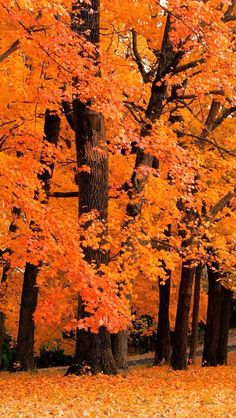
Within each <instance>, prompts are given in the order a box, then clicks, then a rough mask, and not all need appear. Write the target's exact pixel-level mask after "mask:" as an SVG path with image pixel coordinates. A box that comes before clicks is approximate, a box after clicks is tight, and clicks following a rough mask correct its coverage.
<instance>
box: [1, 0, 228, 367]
mask: <svg viewBox="0 0 236 418" xmlns="http://www.w3.org/2000/svg"><path fill="white" fill-rule="evenodd" d="M234 7H235V2H234V1H227V2H224V3H222V2H220V1H218V0H209V1H206V2H199V1H195V0H191V1H190V0H187V1H186V2H184V3H183V2H180V1H177V2H176V1H171V0H170V1H168V3H167V4H166V5H164V4H162V3H160V2H158V1H156V0H155V1H154V0H148V1H145V2H143V1H139V0H137V1H132V0H126V1H125V2H124V4H122V7H121V6H120V4H118V2H112V3H111V2H109V1H106V0H103V1H101V2H99V1H97V0H94V1H84V2H73V3H72V2H69V1H67V0H56V1H51V0H50V1H47V2H45V1H43V0H42V1H41V0H40V1H39V2H37V4H34V3H33V2H31V1H28V2H26V1H24V0H21V1H17V2H12V3H11V4H10V5H6V4H5V3H4V2H3V1H1V2H0V13H1V15H2V16H3V20H4V22H5V23H4V25H3V28H2V29H1V34H2V36H1V55H0V65H1V68H2V74H3V77H2V79H3V83H4V89H3V91H2V92H1V93H0V94H1V99H2V100H1V129H2V134H1V142H0V151H1V153H0V158H1V167H2V169H1V177H0V183H1V189H2V197H3V206H2V213H3V216H2V225H1V236H0V245H1V260H2V265H3V270H4V271H3V276H2V284H1V289H2V295H1V304H2V308H1V312H2V313H1V318H2V320H1V322H2V323H3V322H4V315H7V305H8V303H9V300H7V299H8V298H10V297H11V294H10V292H9V291H8V290H7V287H8V286H9V288H10V280H11V278H10V276H12V275H13V274H14V269H20V270H21V271H23V272H24V278H25V279H26V276H27V272H28V271H29V268H30V269H31V270H32V271H31V274H30V276H31V279H32V280H31V285H30V286H31V287H30V286H29V284H28V285H27V286H26V287H24V284H23V295H24V289H25V291H26V292H28V297H29V298H31V303H30V304H29V305H30V309H29V314H28V316H27V319H26V323H27V324H28V325H29V324H31V330H32V331H31V332H30V326H26V325H24V324H23V325H22V328H21V324H22V321H21V319H22V310H25V309H26V307H27V304H26V303H25V302H24V298H23V297H22V303H21V316H20V321H19V325H20V328H19V338H18V343H17V347H19V344H20V335H23V337H24V338H23V340H24V341H25V342H26V345H27V347H28V348H29V347H30V359H31V360H30V362H26V363H25V364H23V363H24V359H25V358H26V355H25V352H24V354H23V357H22V355H18V354H17V355H16V362H19V363H20V364H21V367H22V368H32V367H33V366H34V364H33V346H34V336H33V333H34V332H33V331H34V321H36V324H37V326H39V327H40V324H42V323H43V322H44V321H45V320H46V321H47V322H48V323H49V324H52V325H53V324H58V323H60V324H63V325H62V326H64V325H66V328H67V329H71V328H75V329H76V328H77V343H76V355H75V361H76V363H79V362H81V363H83V362H84V361H85V362H86V363H87V364H89V365H90V367H92V370H93V372H94V373H96V372H99V371H101V370H103V371H105V372H109V373H110V372H111V371H113V372H116V366H118V367H120V368H126V366H127V336H128V333H127V329H128V326H129V323H130V319H131V312H142V313H144V314H145V313H149V311H151V313H152V316H155V315H156V313H155V310H156V309H157V307H159V314H158V321H157V322H158V330H157V337H158V339H157V346H156V359H155V363H156V364H160V363H163V362H170V351H171V340H170V328H172V329H173V328H175V329H174V340H173V347H172V360H171V362H172V366H173V367H174V368H175V369H185V368H186V366H187V339H188V332H189V327H190V324H189V323H190V310H191V299H192V287H193V282H194V276H195V274H196V270H197V271H198V269H199V268H202V267H203V266H205V265H207V266H208V271H209V298H208V299H209V304H208V315H207V327H206V336H205V351H204V355H203V362H204V363H205V358H206V356H207V355H206V350H207V347H209V342H207V341H209V336H210V340H211V335H213V334H211V333H213V332H215V331H214V330H213V331H212V325H211V321H212V318H210V314H209V312H210V309H211V303H213V304H214V303H215V302H214V300H213V302H212V300H211V282H212V278H211V275H213V276H217V279H215V278H214V279H213V281H215V282H216V287H217V288H219V289H220V291H219V293H220V296H219V297H220V304H219V300H218V299H217V302H216V304H218V305H219V306H221V307H222V308H221V309H222V312H223V313H224V315H222V318H221V319H219V321H216V319H214V320H213V325H214V326H213V328H214V327H215V326H216V328H217V329H218V331H217V333H218V337H217V340H218V342H217V347H215V348H214V350H215V351H214V356H218V358H217V360H216V359H215V360H214V361H213V360H209V361H208V360H207V363H208V364H210V365H215V364H217V363H218V362H220V363H225V362H226V359H225V356H226V354H225V345H227V335H228V327H229V312H230V310H229V307H230V302H231V297H232V291H231V289H232V288H233V286H234V280H233V279H232V274H233V273H234V270H235V215H234V209H235V130H234V126H235V124H234V115H235V109H236V108H235V80H234V79H233V77H232V74H234V71H235V51H234V49H235V45H234V31H235V29H234V20H235V10H234ZM98 43H99V45H98ZM12 80H14V83H13V82H12ZM6 97H7V98H8V97H9V98H11V100H9V101H8V100H6ZM47 109H48V110H47ZM45 112H46V116H45ZM47 112H49V114H50V116H51V117H52V118H54V117H55V115H57V117H58V118H60V120H61V128H60V133H59V131H58V130H57V135H56V140H55V141H50V139H49V137H50V129H51V128H52V120H49V121H48V123H49V126H48V129H49V130H48V129H47V128H45V127H44V126H46V121H47V119H46V118H47V115H49V114H48V113H47ZM44 119H45V125H44ZM43 125H44V126H43ZM43 130H44V135H43ZM73 130H74V131H75V135H74V133H73ZM105 131H106V133H105ZM51 142H53V144H52V143H51ZM55 143H57V147H55ZM108 160H109V164H108ZM52 174H53V175H52ZM75 183H76V184H75ZM77 185H79V190H78V189H77ZM76 197H79V199H78V202H77V199H76ZM77 205H78V207H79V209H78V208H77ZM14 208H17V209H18V210H19V211H20V213H19V215H18V216H16V215H15V213H14ZM78 214H79V220H78ZM229 222H230V224H231V226H230V230H229V226H228V225H229ZM11 225H16V226H15V227H14V228H12V227H11ZM12 229H13V230H12ZM30 266H31V267H30ZM32 266H33V267H32ZM214 266H217V267H214ZM212 269H213V270H212ZM33 270H34V271H33ZM176 272H177V274H176ZM229 273H231V275H230V274H229ZM195 277H196V279H195V280H196V281H195V283H196V292H195V301H194V302H195V303H194V306H195V311H194V313H193V326H192V328H193V329H194V328H195V330H196V326H197V324H198V303H199V298H200V297H201V298H202V295H203V292H200V288H201V287H200V286H199V283H200V277H198V275H196V276H195ZM197 278H198V279H199V280H198V289H197ZM218 279H221V283H222V284H220V283H219V282H218V281H217V280H218ZM7 283H9V285H8V284H7ZM24 283H25V281H24ZM17 286H18V287H19V288H20V287H21V285H19V281H17V278H16V279H15V287H17ZM174 289H175V290H174ZM225 289H227V290H225ZM176 290H177V291H176ZM38 292H39V301H38V306H37V309H36V303H37V297H36V294H37V293H38ZM174 292H175V293H174ZM34 295H35V297H34ZM78 295H79V314H78V318H77V317H76V307H75V305H76V303H75V300H76V299H77V296H78ZM224 295H225V296H224ZM226 295H228V296H229V298H227V297H226ZM158 298H159V302H158ZM224 303H226V305H227V310H226V309H225V308H224V306H226V305H224ZM219 306H218V307H219ZM35 309H36V311H35ZM34 311H35V314H34ZM226 311H227V312H228V315H226ZM33 314H34V317H33ZM137 315H138V314H137ZM218 316H219V318H220V317H221V313H220V311H218ZM174 323H175V325H174V326H173V324H174ZM221 327H222V330H221V331H220V329H221ZM2 329H3V326H2ZM20 329H22V330H23V334H21V333H20ZM24 332H29V333H30V336H29V335H27V336H26V335H24ZM110 332H111V333H112V339H111V337H110V334H109V333H110ZM209 333H210V334H209ZM1 335H2V333H1ZM194 338H195V337H194V333H193V341H194ZM30 341H31V342H30ZM111 343H112V344H111ZM195 345H196V344H195ZM88 347H89V348H88ZM91 347H93V348H95V349H94V352H92V351H93V350H92V349H91ZM101 347H102V348H101ZM105 347H106V349H105ZM223 347H224V349H223ZM112 349H113V354H112ZM208 350H210V351H212V350H213V348H212V347H210V348H208ZM222 350H223V351H224V354H222V353H221V354H220V351H222ZM193 351H194V347H193ZM216 351H217V353H216ZM105 352H106V353H107V355H105V354H104V353H105ZM222 356H223V357H224V359H223V360H222ZM102 357H104V358H105V357H106V360H105V361H103V363H104V364H103V365H102V366H101V364H99V365H98V363H99V362H100V363H101V359H102ZM208 357H209V356H208ZM210 357H211V354H210ZM219 357H220V358H221V359H219ZM99 358H100V360H98V359H99ZM104 358H103V360H104ZM108 358H109V359H110V360H109V361H108V360H107V359H108ZM114 358H115V360H116V364H115V362H114Z"/></svg>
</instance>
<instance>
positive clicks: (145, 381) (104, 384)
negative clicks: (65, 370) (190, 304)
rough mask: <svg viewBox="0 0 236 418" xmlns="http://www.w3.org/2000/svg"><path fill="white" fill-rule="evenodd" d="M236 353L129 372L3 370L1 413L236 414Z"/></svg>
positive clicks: (194, 416)
mask: <svg viewBox="0 0 236 418" xmlns="http://www.w3.org/2000/svg"><path fill="white" fill-rule="evenodd" d="M235 364H236V355H235V354H231V355H230V365H229V366H228V367H217V368H205V369H202V368H200V366H192V367H190V369H189V370H188V371H187V372H174V371H172V370H170V369H168V368H167V367H154V368H152V367H149V368H141V367H139V368H133V369H131V370H130V372H129V373H128V374H127V376H117V377H108V376H104V375H100V376H96V377H90V376H83V377H76V376H73V377H72V376H70V377H63V376H62V372H60V371H54V370H49V371H47V372H39V373H36V374H28V373H21V374H9V373H0V397H1V400H0V417H3V418H10V417H12V418H16V417H17V418H18V417H34V418H35V417H36V418H37V417H52V416H54V417H71V418H72V417H75V418H77V417H99V418H103V417H117V418H118V417H125V418H129V417H132V418H133V417H143V418H147V417H150V418H153V417H163V418H164V417H191V418H197V417H199V418H203V417H236V366H235Z"/></svg>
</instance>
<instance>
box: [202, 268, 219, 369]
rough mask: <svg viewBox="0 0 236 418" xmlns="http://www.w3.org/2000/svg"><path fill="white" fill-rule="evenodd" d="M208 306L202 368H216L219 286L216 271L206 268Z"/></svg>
mask: <svg viewBox="0 0 236 418" xmlns="http://www.w3.org/2000/svg"><path fill="white" fill-rule="evenodd" d="M208 283H209V289H208V306H207V323H206V330H205V339H204V348H203V357H202V366H216V365H217V354H218V344H219V335H220V319H221V284H220V281H219V273H218V271H217V270H215V269H213V268H211V267H208Z"/></svg>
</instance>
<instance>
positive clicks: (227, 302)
mask: <svg viewBox="0 0 236 418" xmlns="http://www.w3.org/2000/svg"><path fill="white" fill-rule="evenodd" d="M221 294H222V296H221V315H220V335H219V343H218V353H217V364H221V365H227V351H228V336H229V324H230V316H231V308H232V299H233V293H232V291H231V290H230V289H226V288H225V287H223V286H221Z"/></svg>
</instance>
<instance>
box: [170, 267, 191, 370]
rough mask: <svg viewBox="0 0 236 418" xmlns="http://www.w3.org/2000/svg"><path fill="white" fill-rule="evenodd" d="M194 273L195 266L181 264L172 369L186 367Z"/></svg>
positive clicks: (183, 368)
mask: <svg viewBox="0 0 236 418" xmlns="http://www.w3.org/2000/svg"><path fill="white" fill-rule="evenodd" d="M194 274H195V268H193V267H189V266H188V265H186V264H185V265H184V264H183V265H182V273H181V281H180V288H179V297H178V307H177V314H176V322H175V332H174V344H173V351H172V359H171V363H172V367H173V369H174V370H185V369H187V345H188V324H189V311H190V306H191V296H192V285H193V279H194Z"/></svg>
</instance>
